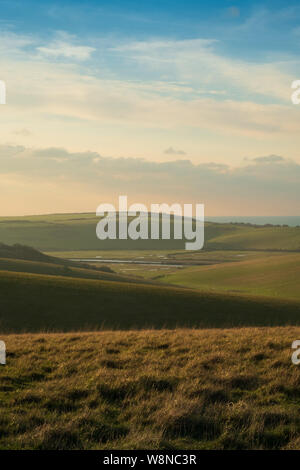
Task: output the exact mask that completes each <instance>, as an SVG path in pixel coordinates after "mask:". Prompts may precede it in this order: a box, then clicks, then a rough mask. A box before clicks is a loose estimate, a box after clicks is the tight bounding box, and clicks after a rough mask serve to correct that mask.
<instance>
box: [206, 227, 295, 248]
mask: <svg viewBox="0 0 300 470" xmlns="http://www.w3.org/2000/svg"><path fill="white" fill-rule="evenodd" d="M207 246H208V247H209V248H210V249H215V250H216V249H217V250H222V249H226V250H295V251H297V250H298V251H300V227H277V226H271V227H269V226H268V227H260V226H252V227H249V226H243V225H237V226H236V230H234V231H232V232H229V233H222V234H221V235H219V236H217V237H213V238H211V239H210V240H209V242H208V245H207Z"/></svg>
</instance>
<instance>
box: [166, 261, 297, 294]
mask: <svg viewBox="0 0 300 470" xmlns="http://www.w3.org/2000/svg"><path fill="white" fill-rule="evenodd" d="M241 259H243V258H241ZM299 280H300V253H289V254H276V255H273V256H272V255H271V256H270V255H269V254H267V255H266V256H262V257H258V258H255V259H247V260H246V261H239V262H235V263H221V264H215V265H213V266H193V267H189V268H186V269H180V270H177V272H176V273H171V274H170V275H165V276H161V277H160V281H164V282H167V283H168V284H176V285H180V286H186V287H192V288H194V289H201V290H205V291H212V292H236V293H244V294H252V295H265V296H271V297H274V298H283V299H284V298H286V299H295V300H300V290H299Z"/></svg>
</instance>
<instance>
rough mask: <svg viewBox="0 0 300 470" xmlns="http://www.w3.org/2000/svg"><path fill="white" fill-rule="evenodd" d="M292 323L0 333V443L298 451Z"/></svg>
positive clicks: (299, 376)
mask: <svg viewBox="0 0 300 470" xmlns="http://www.w3.org/2000/svg"><path fill="white" fill-rule="evenodd" d="M299 338H300V328H297V327H281V328H241V329H230V330H220V329H218V330H213V329H212V330H193V329H178V330H172V331H169V330H160V331H154V330H148V331H128V332H121V331H114V332H97V333H68V334H36V335H30V334H28V335H9V336H1V339H3V340H4V341H5V342H6V345H7V351H8V356H7V365H6V366H0V448H1V449H24V448H25V449H141V448H143V449H173V448H177V449H300V414H299V411H300V388H299V385H300V366H299V367H298V366H295V365H293V364H292V363H291V354H292V350H291V343H292V341H293V340H295V339H299Z"/></svg>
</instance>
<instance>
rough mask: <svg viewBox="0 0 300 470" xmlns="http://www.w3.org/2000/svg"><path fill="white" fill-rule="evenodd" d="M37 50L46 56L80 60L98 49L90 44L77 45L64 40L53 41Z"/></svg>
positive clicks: (85, 58) (87, 57)
mask: <svg viewBox="0 0 300 470" xmlns="http://www.w3.org/2000/svg"><path fill="white" fill-rule="evenodd" d="M37 50H38V51H39V52H40V53H41V54H42V55H44V56H48V57H53V58H60V57H64V58H67V59H76V60H79V61H83V60H87V59H89V58H90V57H91V54H92V53H93V52H94V51H95V50H96V49H95V48H94V47H89V46H75V45H72V44H70V43H67V42H64V41H58V40H57V41H53V42H51V43H50V44H49V45H48V46H47V47H44V46H41V47H37Z"/></svg>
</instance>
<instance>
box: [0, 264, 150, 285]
mask: <svg viewBox="0 0 300 470" xmlns="http://www.w3.org/2000/svg"><path fill="white" fill-rule="evenodd" d="M83 266H84V265H83ZM1 271H10V272H16V273H31V274H47V275H51V276H64V277H72V278H82V279H98V280H106V281H116V282H133V283H141V282H142V280H141V279H139V278H137V277H133V276H131V277H129V276H123V275H120V274H116V273H114V272H109V271H110V268H107V267H106V266H100V267H98V268H93V269H92V268H91V269H88V268H86V267H85V268H83V267H82V268H78V267H76V266H72V265H63V266H61V265H59V264H55V263H53V262H52V263H41V262H36V261H27V260H18V259H7V258H0V272H1Z"/></svg>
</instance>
